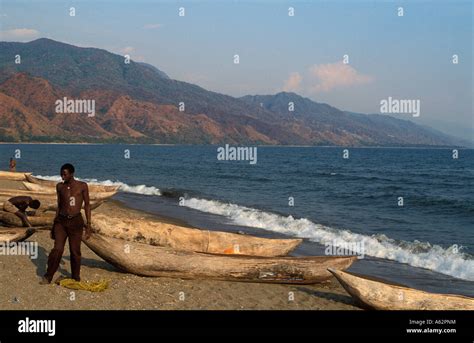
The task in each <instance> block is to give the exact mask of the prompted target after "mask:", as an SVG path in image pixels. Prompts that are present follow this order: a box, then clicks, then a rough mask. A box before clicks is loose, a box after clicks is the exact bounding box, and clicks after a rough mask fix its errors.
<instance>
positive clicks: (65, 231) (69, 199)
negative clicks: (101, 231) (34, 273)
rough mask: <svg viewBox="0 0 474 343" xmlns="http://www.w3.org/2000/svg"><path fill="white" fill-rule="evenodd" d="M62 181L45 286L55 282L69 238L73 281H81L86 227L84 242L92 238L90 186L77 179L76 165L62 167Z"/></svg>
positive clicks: (57, 186) (42, 281)
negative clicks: (83, 214) (82, 244)
mask: <svg viewBox="0 0 474 343" xmlns="http://www.w3.org/2000/svg"><path fill="white" fill-rule="evenodd" d="M61 178H62V179H63V182H60V183H58V184H57V185H56V194H57V197H58V209H57V211H56V217H55V219H54V224H53V228H52V229H51V238H52V239H54V247H53V249H52V250H51V252H50V253H49V256H48V269H47V271H46V274H45V275H44V276H43V278H42V279H41V281H40V284H42V285H45V284H49V283H51V281H52V280H53V276H54V273H56V271H57V270H58V267H59V263H60V261H61V257H62V255H63V252H64V244H65V243H66V239H69V251H70V253H71V275H72V278H73V279H74V280H76V281H81V277H80V272H81V241H82V234H83V231H84V228H85V229H86V230H85V236H84V239H86V240H87V239H89V237H90V235H91V225H90V223H91V207H90V202H89V188H88V186H87V183H85V182H82V181H78V180H76V179H74V166H73V165H72V164H69V163H66V164H65V165H63V166H62V167H61ZM82 204H84V210H85V212H86V220H87V224H85V223H84V219H83V218H82V214H81V208H82Z"/></svg>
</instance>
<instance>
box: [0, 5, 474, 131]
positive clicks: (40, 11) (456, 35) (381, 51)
mask: <svg viewBox="0 0 474 343" xmlns="http://www.w3.org/2000/svg"><path fill="white" fill-rule="evenodd" d="M71 6H74V7H75V8H76V16H75V17H70V16H69V12H68V11H69V8H70V7H71ZM181 6H183V7H185V10H186V15H185V16H184V17H179V16H178V8H179V7H181ZM290 6H292V7H294V8H295V16H294V17H289V16H288V7H290ZM400 6H402V7H403V9H404V16H403V17H399V16H398V15H397V9H398V7H400ZM472 16H473V7H472V2H470V1H466V2H456V1H410V2H374V1H371V2H368V1H366V2H362V1H335V2H327V1H324V2H323V1H140V0H138V1H21V0H20V1H17V0H16V1H10V0H3V1H2V5H1V8H0V20H1V31H2V34H1V40H9V41H30V40H33V39H36V38H39V37H48V38H52V39H55V40H58V41H63V42H67V43H71V44H75V45H80V46H93V47H99V48H103V49H106V50H109V51H112V52H116V53H120V54H124V53H129V54H130V55H131V57H132V59H135V60H140V61H145V62H148V63H151V64H153V65H155V66H156V67H158V68H160V69H161V70H163V71H165V72H166V73H167V74H168V75H169V76H170V77H172V78H174V79H178V80H183V81H187V82H191V83H196V84H198V85H200V86H202V87H204V88H206V89H209V90H212V91H216V92H220V93H225V94H229V95H233V96H242V95H246V94H274V93H277V92H279V91H282V90H287V91H294V92H296V93H298V94H300V95H303V96H306V97H309V98H311V99H313V100H315V101H318V102H326V103H329V104H331V105H333V106H336V107H338V108H340V109H344V110H350V111H354V112H364V113H378V112H379V110H380V101H381V100H382V99H387V98H388V97H392V98H399V99H419V100H420V101H421V115H420V117H419V118H413V117H410V116H409V115H400V116H401V117H402V118H404V119H410V120H414V121H416V122H419V123H422V124H423V123H424V124H429V125H431V126H433V127H436V128H439V129H443V130H444V131H448V132H450V133H455V134H457V135H459V136H464V137H468V136H469V135H470V136H471V137H473V133H472V132H473V128H474V120H473V103H472V94H473V88H472V77H473V71H472V62H473V61H472V60H473V56H472V32H473V31H472V30H473V28H472ZM234 54H238V55H239V56H240V64H238V65H236V64H234V63H233V56H234ZM344 54H348V55H349V64H343V63H342V62H341V61H342V58H343V55H344ZM453 54H457V55H459V63H458V64H457V65H455V64H453V63H452V55H453Z"/></svg>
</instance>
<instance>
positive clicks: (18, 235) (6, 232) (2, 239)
mask: <svg viewBox="0 0 474 343" xmlns="http://www.w3.org/2000/svg"><path fill="white" fill-rule="evenodd" d="M35 232H36V230H35V229H32V228H0V243H9V242H21V241H24V240H25V239H27V238H28V237H30V236H31V235H32V234H34V233H35Z"/></svg>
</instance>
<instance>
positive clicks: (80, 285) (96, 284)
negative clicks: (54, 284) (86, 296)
mask: <svg viewBox="0 0 474 343" xmlns="http://www.w3.org/2000/svg"><path fill="white" fill-rule="evenodd" d="M59 285H60V286H63V287H66V288H71V289H77V290H81V291H90V292H103V291H105V290H106V289H107V288H108V287H109V282H108V281H107V280H100V281H76V280H74V279H62V280H61V281H59Z"/></svg>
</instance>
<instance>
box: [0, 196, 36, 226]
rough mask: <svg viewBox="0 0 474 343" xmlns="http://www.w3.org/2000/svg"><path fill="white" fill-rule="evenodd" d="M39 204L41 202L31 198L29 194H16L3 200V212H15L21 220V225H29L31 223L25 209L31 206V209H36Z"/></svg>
mask: <svg viewBox="0 0 474 343" xmlns="http://www.w3.org/2000/svg"><path fill="white" fill-rule="evenodd" d="M40 206H41V202H40V201H39V200H36V199H33V198H32V197H29V196H17V197H13V198H10V199H8V200H7V201H5V203H4V204H3V210H4V211H5V212H10V213H14V214H16V215H17V216H18V217H19V218H20V219H21V221H22V222H23V226H28V227H31V226H32V225H31V223H30V221H29V220H28V216H27V215H26V209H27V208H28V207H31V208H32V209H35V210H37V209H38V208H39V207H40Z"/></svg>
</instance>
